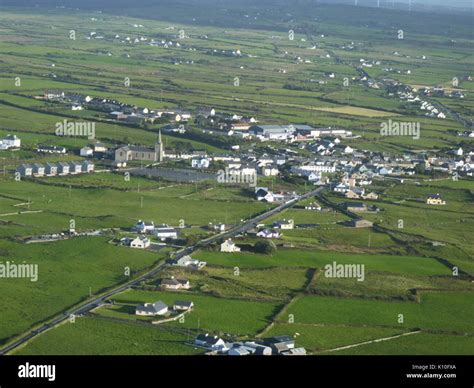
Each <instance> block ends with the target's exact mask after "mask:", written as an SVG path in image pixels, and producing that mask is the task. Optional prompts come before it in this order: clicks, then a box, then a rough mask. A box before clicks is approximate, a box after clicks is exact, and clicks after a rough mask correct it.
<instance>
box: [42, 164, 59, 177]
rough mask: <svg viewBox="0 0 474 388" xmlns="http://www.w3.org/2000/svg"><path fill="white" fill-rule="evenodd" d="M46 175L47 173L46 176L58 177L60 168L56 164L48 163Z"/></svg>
mask: <svg viewBox="0 0 474 388" xmlns="http://www.w3.org/2000/svg"><path fill="white" fill-rule="evenodd" d="M45 173H46V175H49V176H54V175H57V173H58V166H57V165H56V164H53V163H49V162H48V163H46V167H45Z"/></svg>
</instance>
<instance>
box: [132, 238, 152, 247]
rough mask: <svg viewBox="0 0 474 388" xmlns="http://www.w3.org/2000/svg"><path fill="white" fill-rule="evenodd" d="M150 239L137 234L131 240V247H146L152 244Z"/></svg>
mask: <svg viewBox="0 0 474 388" xmlns="http://www.w3.org/2000/svg"><path fill="white" fill-rule="evenodd" d="M150 244H151V242H150V239H149V238H147V237H145V236H137V237H136V238H134V239H133V240H132V241H130V248H137V249H145V248H148V247H149V246H150Z"/></svg>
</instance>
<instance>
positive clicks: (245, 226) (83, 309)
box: [0, 187, 324, 355]
mask: <svg viewBox="0 0 474 388" xmlns="http://www.w3.org/2000/svg"><path fill="white" fill-rule="evenodd" d="M323 190H324V187H318V188H317V189H316V190H313V191H310V192H308V193H306V194H304V195H302V196H301V197H299V198H298V199H294V200H291V201H289V202H286V203H284V204H281V205H279V206H277V207H276V208H274V209H271V210H269V211H267V212H265V213H262V214H260V215H258V216H256V217H254V218H251V219H250V220H246V221H244V222H243V223H242V224H241V225H239V226H236V227H235V228H233V229H231V230H229V231H227V232H224V233H221V234H218V235H216V236H212V237H210V238H207V239H205V240H201V241H200V242H198V243H197V244H196V245H193V246H190V247H187V248H185V249H182V250H181V251H178V252H177V253H176V254H175V255H174V259H179V258H181V257H183V256H185V255H190V254H191V253H193V252H194V251H196V250H197V249H200V248H203V247H206V246H208V245H211V244H213V243H215V242H217V241H220V240H224V239H227V238H231V237H234V236H236V235H238V234H241V233H244V232H246V231H248V230H250V229H252V228H254V227H256V226H257V225H258V224H259V223H260V222H262V221H263V220H265V219H266V218H269V217H271V216H274V215H276V214H278V213H280V212H282V211H283V210H285V209H288V208H290V207H292V206H294V205H295V204H296V203H298V202H299V201H301V200H304V199H307V198H310V197H312V196H315V195H318V194H319V193H320V192H321V191H323ZM166 265H167V264H166V263H164V262H161V263H159V264H158V265H156V266H155V267H153V268H152V269H151V270H150V271H148V272H146V273H144V274H143V275H141V276H139V277H138V278H136V279H132V280H130V281H129V282H127V283H124V284H122V285H121V286H119V287H117V288H114V289H112V290H110V291H108V292H106V293H105V294H102V295H101V296H99V297H97V298H95V299H93V300H90V301H88V302H86V303H84V304H82V305H79V306H78V307H75V308H72V309H70V310H67V311H65V312H64V313H63V314H62V315H61V316H58V317H56V318H53V319H52V320H50V321H48V322H46V323H44V324H43V325H41V326H40V327H39V328H37V329H35V330H33V331H31V332H29V333H27V334H25V335H23V336H22V337H20V338H19V339H17V340H16V341H14V342H12V343H11V344H8V345H7V346H5V347H4V348H2V349H0V355H5V354H7V353H8V352H11V351H12V350H14V349H16V348H18V347H20V346H21V345H23V344H25V343H26V342H28V341H29V340H31V339H32V338H34V337H37V336H39V335H40V334H42V333H44V332H45V331H47V330H49V329H51V328H53V327H54V326H56V325H58V324H60V323H62V322H64V321H66V320H68V319H69V318H70V317H71V316H73V315H74V316H80V315H83V314H86V313H88V312H90V311H91V310H93V309H94V308H96V307H98V306H100V305H101V304H103V303H105V301H107V300H108V299H110V298H111V297H112V296H114V295H116V294H119V293H121V292H123V291H126V290H128V289H129V288H131V287H133V286H137V285H139V284H140V283H141V282H143V281H145V280H147V279H150V278H152V277H154V276H155V275H156V274H158V273H159V272H160V271H161V270H162V269H163V268H164V267H165V266H166Z"/></svg>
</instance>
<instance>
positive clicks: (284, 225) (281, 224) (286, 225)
mask: <svg viewBox="0 0 474 388" xmlns="http://www.w3.org/2000/svg"><path fill="white" fill-rule="evenodd" d="M273 227H274V228H277V229H285V230H290V229H294V228H295V222H294V221H293V220H283V221H277V222H275V223H274V224H273Z"/></svg>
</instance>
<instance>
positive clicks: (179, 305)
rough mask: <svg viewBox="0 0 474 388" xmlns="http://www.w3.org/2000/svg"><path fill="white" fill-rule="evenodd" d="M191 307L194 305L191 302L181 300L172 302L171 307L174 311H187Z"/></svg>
mask: <svg viewBox="0 0 474 388" xmlns="http://www.w3.org/2000/svg"><path fill="white" fill-rule="evenodd" d="M193 307H194V303H193V302H189V301H183V300H177V301H176V302H174V304H173V309H174V310H175V311H189V310H192V308H193Z"/></svg>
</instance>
